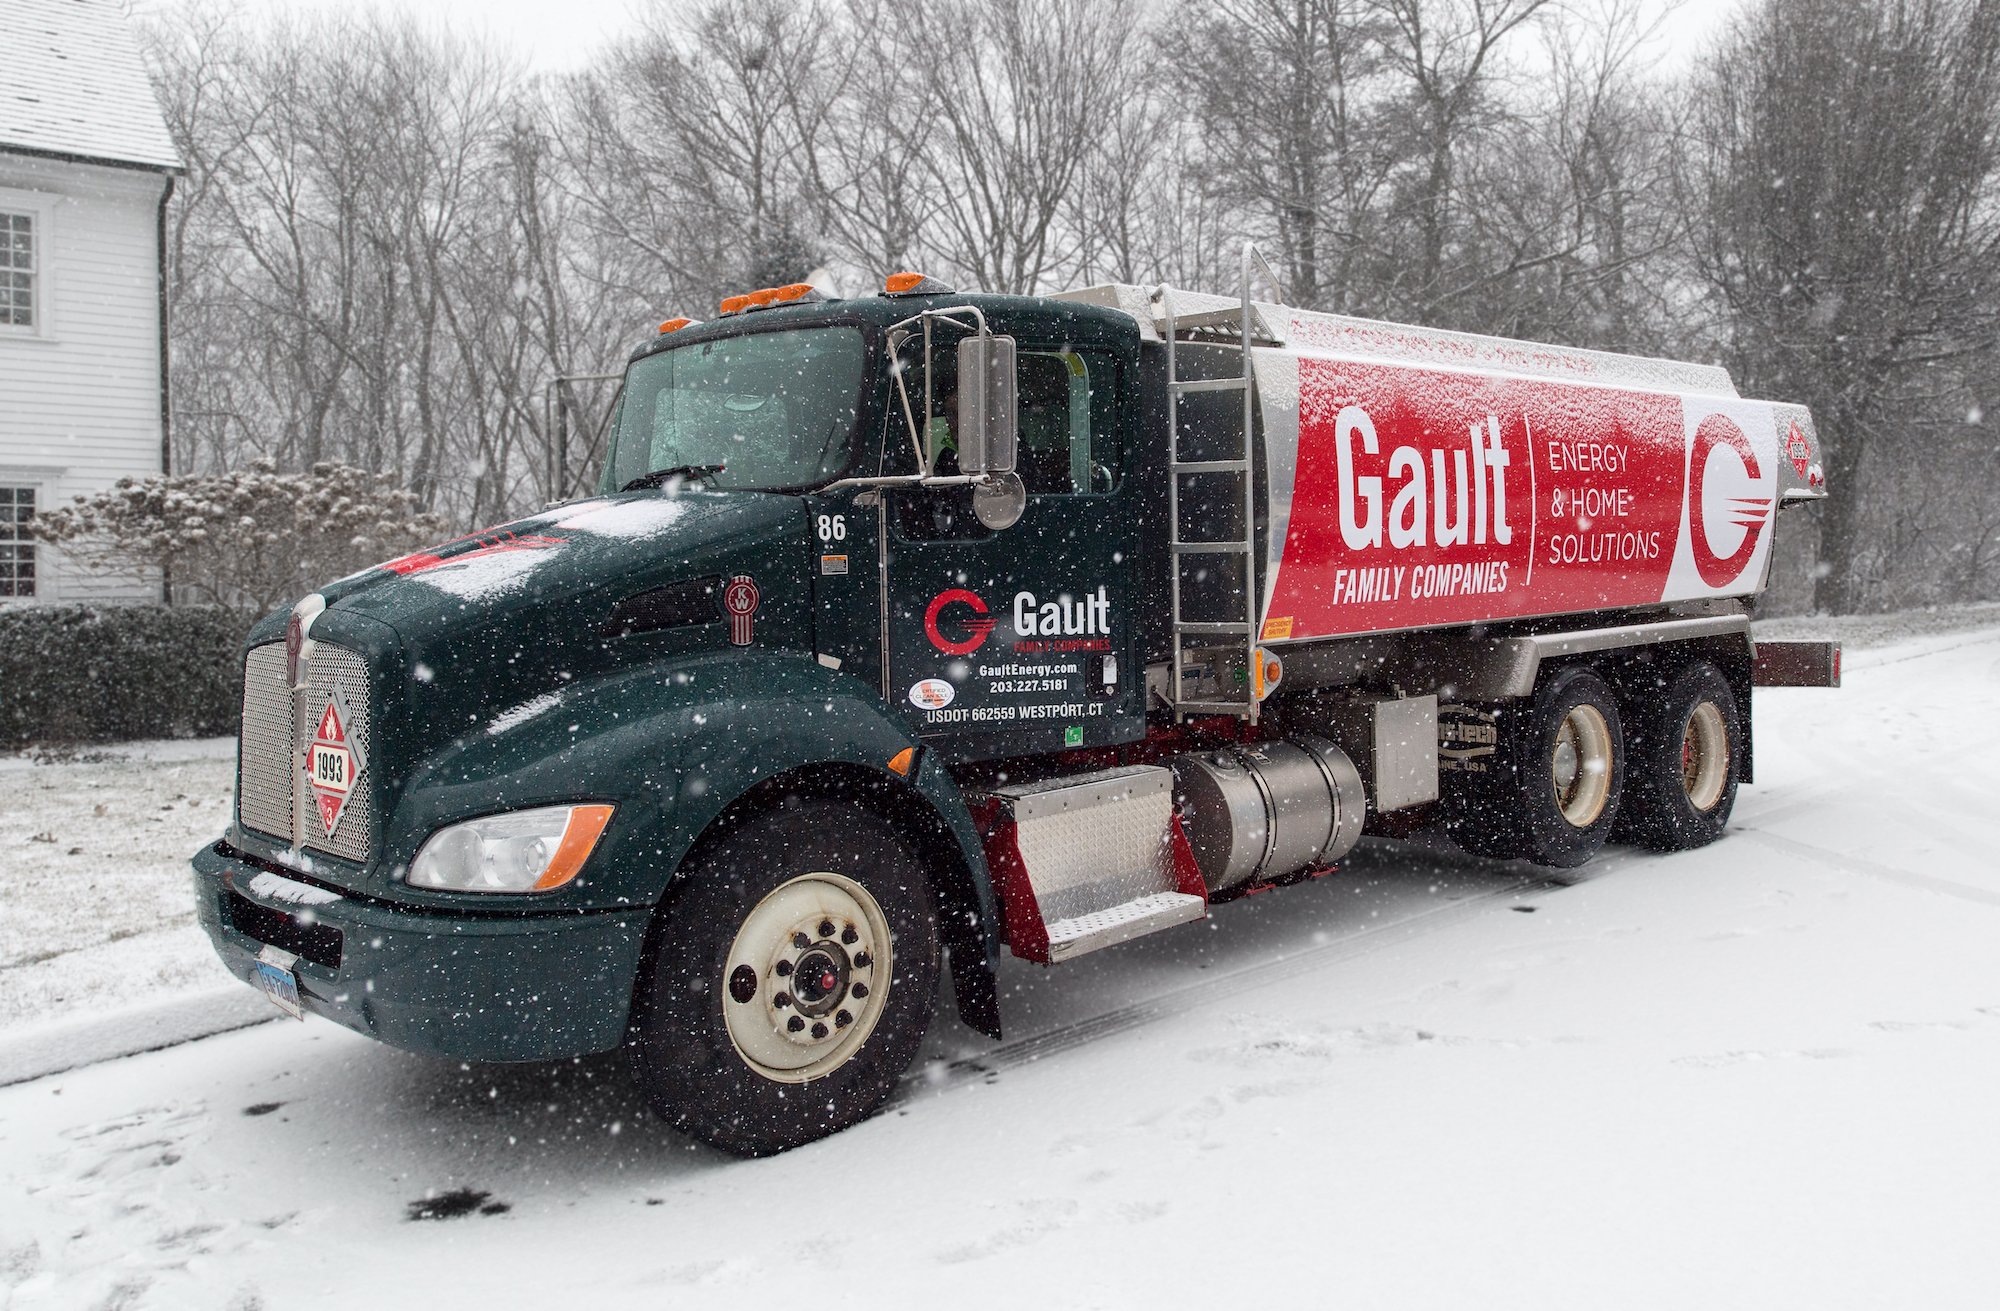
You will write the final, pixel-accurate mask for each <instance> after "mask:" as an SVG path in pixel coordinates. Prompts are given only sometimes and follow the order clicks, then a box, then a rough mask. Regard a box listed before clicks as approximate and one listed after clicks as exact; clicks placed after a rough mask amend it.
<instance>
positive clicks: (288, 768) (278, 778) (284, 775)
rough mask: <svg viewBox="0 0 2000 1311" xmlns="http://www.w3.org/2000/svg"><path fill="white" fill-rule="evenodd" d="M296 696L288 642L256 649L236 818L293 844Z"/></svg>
mask: <svg viewBox="0 0 2000 1311" xmlns="http://www.w3.org/2000/svg"><path fill="white" fill-rule="evenodd" d="M297 731H298V730H297V729H296V728H295V727H294V726H293V724H292V698H291V697H290V696H289V695H288V694H287V693H286V691H285V644H284V643H283V642H271V643H268V644H266V645H264V646H256V647H252V648H250V657H249V659H247V660H246V661H244V663H243V736H242V740H241V744H240V747H239V749H240V750H241V752H242V757H241V759H242V762H243V780H242V790H241V791H240V792H239V793H238V794H237V797H236V818H237V821H238V822H239V823H241V824H242V825H243V827H244V828H252V829H256V830H257V831H258V832H259V833H268V834H270V835H271V836H272V837H274V838H278V839H280V840H282V841H285V842H290V841H291V840H292V775H293V774H294V773H296V772H297V771H296V770H295V769H294V768H293V766H292V762H293V760H294V759H295V757H294V756H293V755H292V737H293V735H294V734H295V733H296V732H297Z"/></svg>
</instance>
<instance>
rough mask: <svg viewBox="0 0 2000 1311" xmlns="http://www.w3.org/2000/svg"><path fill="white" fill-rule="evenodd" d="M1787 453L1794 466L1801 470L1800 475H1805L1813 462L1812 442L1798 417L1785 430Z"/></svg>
mask: <svg viewBox="0 0 2000 1311" xmlns="http://www.w3.org/2000/svg"><path fill="white" fill-rule="evenodd" d="M1785 455H1786V457H1787V458H1789V459H1790V460H1791V462H1792V467H1793V468H1794V469H1797V470H1798V471H1799V477H1801V478H1803V477H1805V476H1806V466H1807V465H1809V464H1811V463H1812V443H1811V442H1809V441H1807V440H1806V435H1805V433H1804V432H1802V431H1800V429H1799V421H1798V420H1797V419H1793V420H1792V426H1791V427H1790V428H1788V429H1786V431H1785Z"/></svg>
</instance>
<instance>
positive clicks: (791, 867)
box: [628, 800, 941, 1156]
mask: <svg viewBox="0 0 2000 1311" xmlns="http://www.w3.org/2000/svg"><path fill="white" fill-rule="evenodd" d="M682 877H683V880H684V882H683V886H682V888H681V891H680V892H679V894H678V895H677V896H675V897H674V898H673V899H672V901H671V903H670V904H669V905H668V906H667V907H666V908H665V910H664V912H663V914H662V916H661V918H660V920H659V921H658V922H657V924H656V925H655V932H656V934H657V939H656V947H655V950H654V953H653V963H652V966H651V969H650V972H649V974H648V975H647V977H645V978H644V979H642V980H641V983H640V986H639V991H638V996H637V998H636V1005H635V1010H634V1020H633V1025H632V1036H631V1040H630V1042H629V1044H628V1048H629V1055H630V1057H631V1062H632V1067H633V1071H634V1074H635V1076H636V1078H637V1080H638V1083H639V1086H640V1088H641V1090H642V1091H643V1092H644V1093H645V1095H646V1098H647V1100H648V1101H649V1102H651V1103H652V1106H653V1109H654V1110H655V1111H657V1112H658V1113H659V1114H660V1115H661V1116H662V1117H664V1118H665V1119H666V1120H667V1121H668V1122H669V1123H671V1124H673V1125H674V1126H675V1127H676V1128H678V1129H681V1130H683V1131H684V1132H687V1133H689V1134H692V1135H694V1136H695V1137H697V1138H699V1139H701V1140H702V1141H704V1142H707V1143H710V1144H712V1145H714V1146H716V1147H720V1148H721V1149H723V1150H724V1151H727V1152H732V1153H734V1154H736V1155H738V1156H770V1155H772V1154H774V1153H777V1152H782V1151H785V1150H786V1149H788V1148H792V1147H797V1146H800V1145H801V1144H804V1143H809V1142H812V1141H814V1140H815V1139H819V1138H824V1137H826V1136H827V1135H828V1134H831V1133H835V1132H837V1131H839V1130H841V1129H844V1128H846V1127H847V1126H849V1125H851V1124H854V1123H855V1122H856V1121H859V1120H862V1119H864V1118H866V1117H867V1116H868V1115H869V1114H871V1113H872V1112H874V1111H875V1109H876V1108H878V1107H879V1106H881V1105H882V1103H883V1102H884V1101H885V1100H887V1098H888V1096H889V1094H890V1093H891V1092H892V1091H894V1089H895V1087H896V1081H897V1079H898V1078H899V1077H900V1076H901V1075H902V1073H903V1071H904V1070H905V1069H906V1068H908V1066H909V1064H910V1061H911V1060H912V1059H914V1058H915V1056H916V1054H917V1049H918V1047H919V1046H920V1045H921V1044H922V1042H923V1038H924V1032H925V1030H926V1029H928V1028H929V1027H930V1021H931V1016H932V1014H933V1012H934V1011H935V1009H936V1003H937V989H938V975H939V962H940V954H941V953H940V947H939V936H938V926H937V921H936V918H935V916H934V914H933V910H932V906H933V902H932V899H931V890H930V886H929V884H928V882H927V881H926V880H925V878H924V874H923V870H922V869H921V868H920V867H919V865H918V863H917V861H916V860H915V858H914V857H912V856H911V854H910V853H909V852H908V851H907V850H906V849H905V848H904V847H903V845H902V844H901V842H900V841H899V840H898V839H897V836H896V834H895V833H894V832H893V831H892V830H891V829H890V827H889V826H888V825H887V824H885V823H884V822H882V821H881V820H880V819H878V818H876V817H875V816H874V815H872V814H870V813H868V812H866V811H863V810H859V809H858V808H856V807H853V806H849V805H842V804H840V803H837V802H832V801H820V800H811V801H804V802H801V803H799V804H797V805H795V806H792V807H789V808H787V809H784V810H778V811H771V812H765V813H762V814H757V815H753V816H751V817H750V818H749V819H747V820H745V821H743V822H742V823H741V824H740V825H738V826H737V827H735V828H734V829H733V830H731V831H730V832H728V833H727V834H726V835H724V836H723V837H721V838H720V839H719V840H717V841H715V842H713V843H711V844H710V845H708V846H707V847H706V848H705V849H704V850H703V851H702V852H701V854H700V855H699V856H698V857H697V858H696V859H695V860H693V861H692V862H690V867H689V868H688V869H687V870H686V871H685V872H684V874H683V876H682Z"/></svg>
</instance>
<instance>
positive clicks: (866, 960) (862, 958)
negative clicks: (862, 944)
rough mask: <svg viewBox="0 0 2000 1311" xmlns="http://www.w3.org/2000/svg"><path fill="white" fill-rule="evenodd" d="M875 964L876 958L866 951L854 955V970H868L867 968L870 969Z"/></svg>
mask: <svg viewBox="0 0 2000 1311" xmlns="http://www.w3.org/2000/svg"><path fill="white" fill-rule="evenodd" d="M874 963H875V958H874V957H873V956H870V955H869V954H868V953H867V952H865V951H857V952H855V953H854V968H855V969H857V970H865V969H867V968H868V967H869V966H870V965H873V964H874Z"/></svg>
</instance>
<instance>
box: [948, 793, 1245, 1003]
mask: <svg viewBox="0 0 2000 1311" xmlns="http://www.w3.org/2000/svg"><path fill="white" fill-rule="evenodd" d="M1173 789H1174V776H1173V772H1172V771H1171V770H1168V769H1166V768H1164V767H1163V766H1160V765H1123V766H1120V767H1118V768H1116V769H1102V770H1094V771H1092V772H1090V773H1087V774H1072V775H1068V776H1066V777H1063V778H1053V779H1044V780H1042V781H1040V782H1035V783H1016V784H1010V785H1008V786H1005V787H999V788H995V789H994V790H993V791H992V792H990V793H988V794H987V795H986V797H985V798H984V799H982V800H981V801H980V803H979V807H978V809H979V817H980V829H981V835H982V837H983V838H984V840H985V844H986V864H987V868H988V870H989V871H990V872H991V874H992V876H993V886H994V891H995V892H996V893H998V894H999V901H1000V910H1001V917H1002V927H1003V930H1004V933H1003V936H1004V939H1005V941H1006V943H1007V949H1008V950H1009V951H1011V952H1013V953H1014V954H1015V955H1016V956H1019V957H1021V958H1022V959H1023V960H1031V961H1039V962H1041V963H1043V964H1048V965H1052V964H1054V963H1055V962H1057V961H1062V960H1070V959H1072V958H1074V957H1077V956H1081V955H1083V954H1084V953H1085V952H1091V951H1096V950H1097V949H1098V948H1099V947H1109V946H1111V945H1112V944H1114V943H1119V942H1125V941H1128V940H1130V939H1132V938H1136V937H1139V936H1141V935H1142V934H1147V933H1152V932H1154V931H1155V930H1157V929H1164V928H1170V927H1172V926H1173V925H1176V924H1185V923H1186V922H1187V921H1189V920H1193V919H1200V918H1201V917H1202V916H1203V915H1204V914H1206V913H1207V909H1208V895H1207V890H1206V889H1205V888H1204V886H1203V885H1202V882H1201V871H1200V869H1199V867H1198V866H1197V865H1196V863H1195V859H1194V853H1193V850H1192V849H1191V848H1189V846H1188V844H1187V837H1186V835H1185V834H1183V833H1182V832H1181V828H1180V823H1179V821H1178V820H1176V819H1175V817H1174V792H1173Z"/></svg>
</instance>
